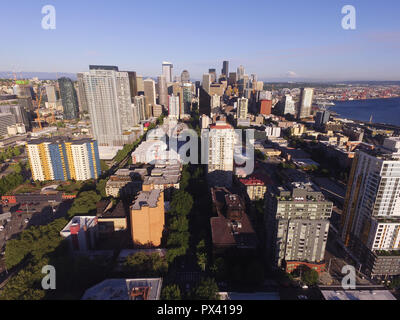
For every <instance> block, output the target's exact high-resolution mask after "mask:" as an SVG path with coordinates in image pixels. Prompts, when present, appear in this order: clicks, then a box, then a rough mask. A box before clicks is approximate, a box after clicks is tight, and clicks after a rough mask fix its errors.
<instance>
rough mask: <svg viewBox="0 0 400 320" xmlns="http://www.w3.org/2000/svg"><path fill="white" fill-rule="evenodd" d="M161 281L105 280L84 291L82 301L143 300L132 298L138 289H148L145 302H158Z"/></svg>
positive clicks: (139, 297) (140, 297)
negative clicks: (132, 294)
mask: <svg viewBox="0 0 400 320" xmlns="http://www.w3.org/2000/svg"><path fill="white" fill-rule="evenodd" d="M161 286H162V279H161V278H154V279H107V280H104V281H103V282H100V283H99V284H97V285H95V286H93V287H91V288H89V289H88V290H86V292H85V294H84V295H83V297H82V300H144V298H143V297H142V296H137V297H132V296H131V293H132V292H134V291H135V290H136V291H137V290H138V289H139V290H140V289H143V288H148V291H147V292H148V295H147V299H146V300H159V299H160V293H161Z"/></svg>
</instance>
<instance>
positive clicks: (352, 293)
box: [321, 290, 397, 300]
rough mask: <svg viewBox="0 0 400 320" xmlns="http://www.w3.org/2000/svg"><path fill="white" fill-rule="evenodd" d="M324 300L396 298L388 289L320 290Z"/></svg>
mask: <svg viewBox="0 0 400 320" xmlns="http://www.w3.org/2000/svg"><path fill="white" fill-rule="evenodd" d="M321 293H322V295H323V296H324V298H325V300H397V299H396V298H395V297H394V296H393V295H392V294H391V293H390V291H388V290H321Z"/></svg>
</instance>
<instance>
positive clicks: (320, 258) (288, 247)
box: [265, 183, 333, 272]
mask: <svg viewBox="0 0 400 320" xmlns="http://www.w3.org/2000/svg"><path fill="white" fill-rule="evenodd" d="M332 207H333V204H332V202H329V201H327V200H325V198H324V196H323V194H322V193H321V192H320V191H318V190H316V189H315V188H314V186H313V185H312V184H305V183H292V185H291V186H290V188H288V189H284V188H282V187H279V188H277V189H275V190H271V191H270V192H269V193H268V195H267V200H266V219H265V220H266V222H265V226H266V229H267V247H268V248H270V249H269V250H268V255H269V256H270V258H271V259H272V262H273V265H274V266H275V267H278V268H282V269H285V270H286V271H287V272H292V271H294V270H295V269H296V268H297V267H299V266H300V265H303V264H305V265H307V266H308V267H311V268H313V269H314V270H317V271H319V272H320V271H322V270H323V269H324V267H325V264H324V256H325V247H326V242H327V238H328V233H329V218H330V217H331V213H332Z"/></svg>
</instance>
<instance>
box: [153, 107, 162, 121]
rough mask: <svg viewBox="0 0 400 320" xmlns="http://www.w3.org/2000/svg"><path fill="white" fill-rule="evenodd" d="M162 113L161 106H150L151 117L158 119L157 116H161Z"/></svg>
mask: <svg viewBox="0 0 400 320" xmlns="http://www.w3.org/2000/svg"><path fill="white" fill-rule="evenodd" d="M162 112H163V108H162V106H161V105H159V104H155V105H154V106H152V115H153V117H154V118H158V117H159V116H161V115H162Z"/></svg>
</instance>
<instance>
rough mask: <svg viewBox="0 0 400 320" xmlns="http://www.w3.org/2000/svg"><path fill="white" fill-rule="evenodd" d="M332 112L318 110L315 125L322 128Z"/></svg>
mask: <svg viewBox="0 0 400 320" xmlns="http://www.w3.org/2000/svg"><path fill="white" fill-rule="evenodd" d="M329 117H330V113H329V111H327V110H321V111H318V112H317V115H316V116H315V127H317V128H321V127H322V126H323V125H324V124H325V123H327V122H328V121H329Z"/></svg>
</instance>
